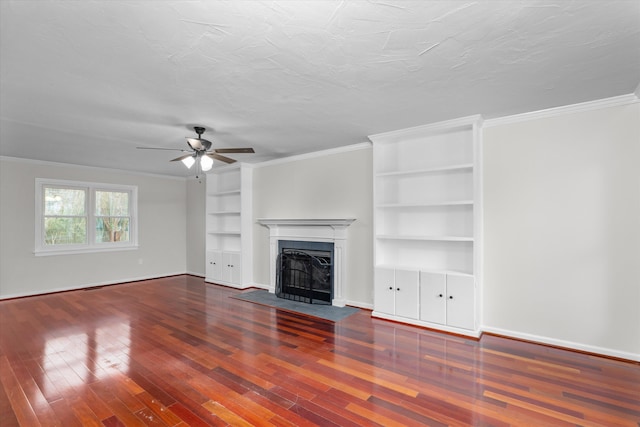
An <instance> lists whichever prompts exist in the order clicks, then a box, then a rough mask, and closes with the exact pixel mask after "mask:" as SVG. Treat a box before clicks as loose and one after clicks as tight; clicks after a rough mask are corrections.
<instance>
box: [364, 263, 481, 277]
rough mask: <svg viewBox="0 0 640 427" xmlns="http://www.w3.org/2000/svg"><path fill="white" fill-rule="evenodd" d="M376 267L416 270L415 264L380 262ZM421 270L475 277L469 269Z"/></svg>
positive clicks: (422, 269) (421, 269)
mask: <svg viewBox="0 0 640 427" xmlns="http://www.w3.org/2000/svg"><path fill="white" fill-rule="evenodd" d="M375 268H389V269H393V268H395V269H409V270H415V266H411V265H395V264H394V265H388V264H378V265H376V266H375ZM419 270H420V271H424V272H425V273H434V274H448V275H450V276H465V277H474V275H473V274H472V273H470V272H468V271H460V270H437V269H429V268H420V269H419Z"/></svg>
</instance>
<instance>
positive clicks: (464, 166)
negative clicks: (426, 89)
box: [369, 116, 482, 335]
mask: <svg viewBox="0 0 640 427" xmlns="http://www.w3.org/2000/svg"><path fill="white" fill-rule="evenodd" d="M480 123H481V121H480V117H479V116H473V117H467V118H462V119H458V120H451V121H447V122H440V123H435V124H432V125H426V126H420V127H415V128H410V129H403V130H399V131H394V132H388V133H384V134H378V135H372V136H370V137H369V138H370V139H371V141H372V142H373V162H374V164H373V174H374V176H373V180H374V206H373V209H374V258H375V259H374V265H375V290H374V311H373V315H374V316H378V317H384V318H389V319H393V320H399V321H407V322H409V323H415V324H419V325H423V326H428V327H434V328H440V329H444V330H448V331H451V332H456V333H462V334H467V335H477V328H478V323H479V322H478V318H479V304H478V301H479V294H480V291H479V289H480V277H481V275H480V265H481V263H480V256H481V253H480V249H481V243H480V242H481V230H482V227H481V224H482V222H481V213H482V210H481V200H482V198H481V188H482V186H481V174H480V165H481V158H480V157H481V153H480ZM392 276H393V280H391V277H392ZM392 283H393V284H392ZM389 288H393V289H389ZM398 288H399V289H400V290H398ZM405 288H406V289H407V291H408V292H406V295H405V292H403V291H404V289H405ZM434 292H435V293H434ZM409 294H411V295H412V297H413V304H412V305H411V308H410V309H408V310H406V311H405V310H404V308H405V307H404V306H403V304H402V301H403V298H405V297H406V298H408V297H409ZM432 294H433V295H432ZM440 295H442V296H440ZM390 300H392V301H393V303H392V302H390ZM398 301H400V304H399V303H398ZM413 305H415V306H416V307H415V309H414V308H413ZM392 308H393V309H392Z"/></svg>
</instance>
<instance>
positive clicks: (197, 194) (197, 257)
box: [186, 177, 207, 277]
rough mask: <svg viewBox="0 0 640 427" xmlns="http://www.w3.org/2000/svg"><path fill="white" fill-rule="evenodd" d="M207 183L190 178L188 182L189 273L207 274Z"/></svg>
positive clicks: (187, 243)
mask: <svg viewBox="0 0 640 427" xmlns="http://www.w3.org/2000/svg"><path fill="white" fill-rule="evenodd" d="M206 186H207V185H206V182H205V180H204V179H196V178H193V177H190V178H189V179H188V180H187V227H186V229H187V242H186V245H187V273H190V274H194V275H196V276H203V277H204V273H205V240H206V239H205V221H206V218H205V217H206V215H205V203H206V194H207V192H206Z"/></svg>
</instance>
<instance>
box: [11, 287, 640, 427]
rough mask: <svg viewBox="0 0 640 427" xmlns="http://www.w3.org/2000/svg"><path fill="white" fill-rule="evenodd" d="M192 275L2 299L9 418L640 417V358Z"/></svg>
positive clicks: (350, 420)
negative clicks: (428, 325) (327, 314)
mask: <svg viewBox="0 0 640 427" xmlns="http://www.w3.org/2000/svg"><path fill="white" fill-rule="evenodd" d="M238 292H240V291H237V290H234V289H229V288H224V287H220V286H216V285H210V284H205V283H204V281H203V280H202V279H200V278H196V277H192V276H177V277H170V278H164V279H157V280H149V281H145V282H138V283H130V284H123V285H117V286H110V287H104V288H98V289H92V290H82V291H73V292H65V293H59V294H52V295H44V296H38V297H29V298H22V299H16V300H9V301H3V302H0V321H1V324H0V325H1V326H0V339H1V341H0V362H1V363H0V369H1V371H0V380H1V383H2V387H0V425H1V426H2V427H9V426H17V425H20V426H39V425H42V426H55V425H59V426H65V427H66V426H107V427H112V426H123V425H125V426H144V425H149V426H205V425H214V426H218V425H220V426H222V425H233V426H242V425H274V426H311V425H320V426H333V425H339V426H367V425H382V426H411V425H428V426H432V425H433V426H443V425H452V426H463V425H474V426H506V425H515V426H575V425H582V426H596V425H597V426H607V427H610V426H636V427H637V426H639V425H640V365H638V364H634V363H626V362H622V361H617V360H610V359H606V358H600V357H595V356H590V355H585V354H580V353H574V352H569V351H564V350H560V349H555V348H549V347H544V346H540V345H535V344H530V343H524V342H520V341H514V340H509V339H505V338H500V337H494V336H484V337H483V338H482V339H481V340H480V341H474V340H467V339H464V338H460V337H455V336H450V335H445V334H440V333H436V332H431V331H427V330H424V329H419V328H415V327H411V326H407V325H402V324H397V323H393V322H388V321H384V320H380V319H372V318H371V317H370V313H369V312H367V311H364V310H363V311H360V312H358V313H356V314H354V315H352V316H350V317H348V318H346V319H344V320H342V321H340V322H337V323H332V322H328V321H324V320H320V319H315V318H311V317H305V316H301V315H296V314H292V313H288V312H283V311H278V310H275V309H272V308H269V307H265V306H261V305H257V304H252V303H249V302H244V301H240V300H236V299H233V298H229V297H230V296H232V295H235V294H237V293H238Z"/></svg>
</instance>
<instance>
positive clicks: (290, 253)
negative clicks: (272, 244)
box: [275, 240, 333, 305]
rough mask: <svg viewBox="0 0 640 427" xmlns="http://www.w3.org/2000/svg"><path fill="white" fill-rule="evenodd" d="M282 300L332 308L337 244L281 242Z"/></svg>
mask: <svg viewBox="0 0 640 427" xmlns="http://www.w3.org/2000/svg"><path fill="white" fill-rule="evenodd" d="M278 246H279V254H278V258H277V266H276V276H277V277H276V289H275V293H276V296H277V297H278V298H284V299H289V300H293V301H300V302H305V303H308V304H328V305H330V304H331V302H332V299H333V243H328V242H302V241H289V240H281V241H279V244H278Z"/></svg>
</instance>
